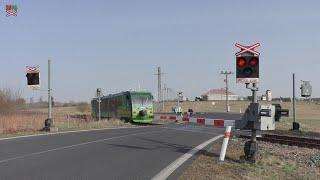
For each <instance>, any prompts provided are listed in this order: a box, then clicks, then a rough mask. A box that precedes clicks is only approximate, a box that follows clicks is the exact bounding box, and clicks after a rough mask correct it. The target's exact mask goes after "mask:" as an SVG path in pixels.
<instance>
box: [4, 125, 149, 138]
mask: <svg viewBox="0 0 320 180" xmlns="http://www.w3.org/2000/svg"><path fill="white" fill-rule="evenodd" d="M146 127H154V126H139V127H116V128H99V129H87V130H76V131H63V132H55V133H43V134H32V135H26V136H15V137H8V138H0V141H3V140H10V139H20V138H28V137H37V136H50V135H57V134H68V133H80V132H89V131H103V130H109V129H110V130H111V129H134V128H146Z"/></svg>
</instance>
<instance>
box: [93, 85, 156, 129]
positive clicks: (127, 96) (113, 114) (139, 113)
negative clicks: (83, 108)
mask: <svg viewBox="0 0 320 180" xmlns="http://www.w3.org/2000/svg"><path fill="white" fill-rule="evenodd" d="M100 99H101V104H100V113H101V118H108V119H110V118H116V119H120V120H124V121H125V122H136V123H151V122H152V121H153V96H152V94H151V93H150V92H142V91H125V92H121V93H117V94H111V95H108V96H103V97H101V98H100ZM91 108H92V111H91V112H92V116H93V117H95V118H98V117H99V99H98V98H93V99H92V101H91Z"/></svg>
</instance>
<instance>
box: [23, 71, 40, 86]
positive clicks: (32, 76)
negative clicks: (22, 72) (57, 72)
mask: <svg viewBox="0 0 320 180" xmlns="http://www.w3.org/2000/svg"><path fill="white" fill-rule="evenodd" d="M26 73H27V74H26V77H27V85H28V86H29V87H30V88H31V89H34V90H35V89H39V88H40V67H39V66H27V67H26Z"/></svg>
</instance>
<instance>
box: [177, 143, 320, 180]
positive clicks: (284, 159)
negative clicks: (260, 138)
mask: <svg viewBox="0 0 320 180" xmlns="http://www.w3.org/2000/svg"><path fill="white" fill-rule="evenodd" d="M244 143H245V140H244V139H239V138H235V137H234V138H232V139H231V140H230V142H229V146H228V150H227V154H226V160H225V162H219V153H220V147H221V144H222V141H221V142H220V143H215V144H214V145H213V146H212V147H211V148H210V150H209V151H208V152H206V153H202V154H201V155H200V156H199V158H198V159H196V160H195V161H194V162H193V163H192V164H191V165H190V166H189V167H188V168H187V169H186V170H185V172H184V173H183V174H182V175H181V176H180V178H179V179H181V180H184V179H194V180H201V179H248V180H255V179H320V150H316V149H308V148H299V147H292V146H286V145H279V144H270V143H265V142H259V155H258V157H257V163H256V164H250V163H241V162H240V161H239V157H240V156H241V155H244V152H243V146H244Z"/></svg>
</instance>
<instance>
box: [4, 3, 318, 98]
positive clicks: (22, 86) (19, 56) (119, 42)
mask: <svg viewBox="0 0 320 180" xmlns="http://www.w3.org/2000/svg"><path fill="white" fill-rule="evenodd" d="M6 4H17V6H18V15H17V17H6V12H5V5H6ZM319 8H320V1H298V0H282V1H276V0H268V1H254V0H242V1H231V0H225V1H214V0H161V1H160V0H158V1H156V0H134V1H133V0H91V1H84V0H83V1H81V0H79V1H70V0H69V1H67V0H64V1H62V0H55V1H49V0H0V39H1V42H0V67H1V70H0V88H11V89H16V90H19V91H20V92H21V93H22V95H23V97H25V98H26V99H29V98H30V97H34V98H38V97H40V96H42V97H44V98H45V97H46V92H45V89H46V86H47V60H48V59H51V60H52V86H53V96H54V97H55V99H56V100H58V101H62V102H67V101H71V100H74V101H90V99H91V98H92V97H93V96H94V95H95V90H96V88H98V87H99V88H102V90H103V92H104V94H110V93H117V92H120V91H125V90H129V89H133V90H134V89H136V90H137V89H139V87H140V89H141V90H147V91H151V92H152V93H153V94H154V96H155V97H156V96H157V77H156V76H155V75H154V74H155V73H156V69H157V67H158V66H160V67H161V68H162V70H163V73H165V74H164V75H163V83H165V84H166V85H167V86H168V87H170V88H172V89H174V90H176V91H182V92H184V94H185V95H186V96H187V97H189V98H192V97H194V96H199V95H201V94H203V93H205V92H206V91H207V90H209V89H212V88H222V87H224V86H225V84H224V81H223V80H224V77H223V76H222V75H220V72H221V71H225V70H228V71H233V72H235V53H236V52H237V51H238V50H239V49H237V48H236V47H235V46H234V44H235V43H240V44H244V45H251V44H254V43H256V42H259V43H260V44H261V47H259V48H257V50H258V51H259V52H260V53H261V55H260V83H259V85H258V86H259V87H260V91H259V94H262V93H265V91H266V90H267V89H270V90H271V91H272V94H273V96H274V97H279V96H283V97H290V96H291V95H292V73H296V78H297V91H298V92H300V91H299V87H298V86H299V85H300V84H301V83H300V81H301V80H309V81H311V84H312V86H313V96H314V97H320V84H319V80H317V78H318V77H319V75H318V72H319V70H320V63H319V54H318V52H319V50H320V23H319V22H320V11H319ZM27 65H30V66H33V65H39V66H40V68H41V86H42V89H43V90H42V91H32V90H30V89H29V88H28V87H27V86H26V77H25V66H27ZM229 81H230V90H231V91H232V92H234V93H237V94H239V95H243V96H247V95H250V93H251V92H250V91H249V90H247V89H245V85H243V84H237V83H236V78H235V75H232V76H231V77H230V80H229Z"/></svg>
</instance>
